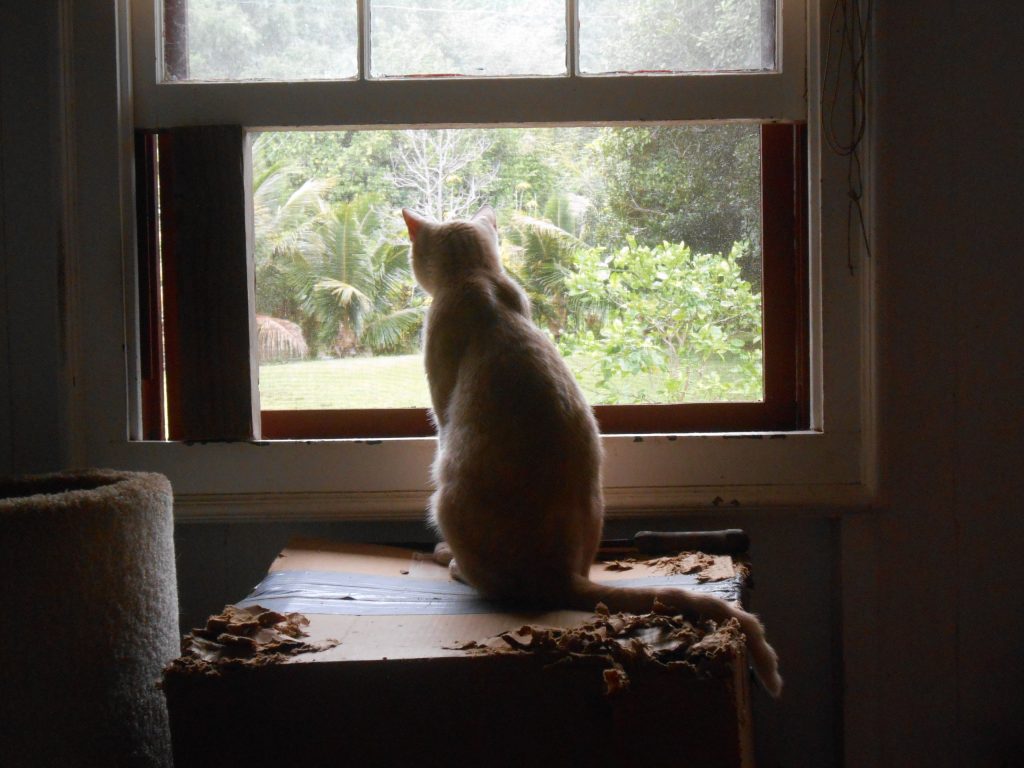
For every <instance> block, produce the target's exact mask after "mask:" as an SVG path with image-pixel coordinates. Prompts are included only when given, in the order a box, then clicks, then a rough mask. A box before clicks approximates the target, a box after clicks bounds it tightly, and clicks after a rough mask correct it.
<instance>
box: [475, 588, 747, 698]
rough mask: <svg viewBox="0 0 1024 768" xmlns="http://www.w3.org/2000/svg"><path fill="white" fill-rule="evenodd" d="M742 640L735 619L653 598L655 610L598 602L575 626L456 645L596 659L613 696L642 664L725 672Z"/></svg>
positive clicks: (552, 658) (702, 674)
mask: <svg viewBox="0 0 1024 768" xmlns="http://www.w3.org/2000/svg"><path fill="white" fill-rule="evenodd" d="M744 644H745V638H744V636H743V633H742V631H741V630H740V626H739V622H737V621H736V620H735V619H730V620H729V621H727V622H725V623H723V624H722V625H718V624H716V623H715V622H714V621H711V620H698V621H690V620H688V619H686V618H684V617H683V616H682V615H679V614H675V613H674V612H672V611H671V610H669V609H667V608H666V607H665V606H661V605H657V604H656V605H655V612H652V613H647V614H641V615H634V614H626V613H618V614H614V615H610V614H609V613H608V610H607V608H605V607H604V606H603V605H599V606H598V610H597V616H596V617H595V619H594V620H593V621H589V622H587V623H585V624H582V625H580V626H578V627H574V628H571V629H562V628H556V627H542V626H536V625H532V624H528V625H525V626H522V627H520V628H519V629H517V630H511V631H508V632H502V633H501V634H499V635H497V636H495V637H492V638H489V639H487V640H484V641H482V642H477V641H473V642H469V643H464V644H462V645H459V646H458V647H457V649H458V650H463V651H477V652H480V653H532V654H540V655H542V656H544V657H546V658H547V660H548V661H549V665H554V664H573V663H586V664H596V665H597V666H600V667H601V668H602V676H603V679H604V682H605V693H606V694H607V695H609V696H611V695H615V694H617V693H619V692H621V691H624V690H626V689H627V688H628V687H629V675H630V672H635V671H637V670H639V669H641V668H650V669H660V670H665V671H673V672H677V671H685V672H687V673H688V674H691V675H693V676H694V677H697V678H701V679H704V678H711V677H721V676H725V675H728V674H730V673H731V672H730V670H731V665H732V663H733V662H734V661H735V660H736V658H737V657H738V656H739V654H740V652H741V650H742V649H743V647H744Z"/></svg>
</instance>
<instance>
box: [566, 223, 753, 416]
mask: <svg viewBox="0 0 1024 768" xmlns="http://www.w3.org/2000/svg"><path fill="white" fill-rule="evenodd" d="M742 256H743V245H741V244H737V246H736V247H734V248H733V249H732V251H730V253H729V254H728V255H726V256H722V255H717V254H705V253H698V252H697V251H694V250H692V249H691V248H689V247H688V246H686V245H683V244H671V243H667V242H666V243H661V244H660V245H657V246H654V247H649V246H641V245H638V244H637V243H636V241H635V240H633V239H630V240H629V242H628V244H627V245H626V246H625V247H623V248H621V249H620V250H618V251H617V252H614V253H612V254H606V253H605V252H604V251H603V250H602V249H599V248H592V249H586V250H584V251H581V252H580V253H579V254H578V256H577V260H576V268H575V269H574V270H573V271H572V272H571V273H570V274H568V275H567V276H566V288H567V291H568V292H569V294H570V295H571V296H574V297H576V298H577V299H579V300H580V301H582V302H586V303H590V304H591V305H592V306H595V307H601V308H602V312H603V316H602V318H601V322H600V324H599V325H598V326H597V327H596V328H586V329H583V330H581V331H580V332H579V333H576V334H566V336H564V337H563V339H562V344H561V346H562V348H563V353H564V354H567V355H571V354H574V353H576V354H584V355H587V356H589V357H590V358H591V359H593V360H594V361H595V363H596V366H597V368H598V373H599V381H598V385H599V389H600V390H602V395H603V397H604V398H605V399H606V400H608V401H610V402H624V401H625V402H629V401H636V400H639V401H641V402H643V401H647V400H659V401H662V402H682V401H684V400H691V401H692V400H695V399H757V398H759V397H760V396H761V296H760V294H758V293H755V292H753V291H752V290H751V286H750V283H748V282H747V281H745V280H744V279H743V278H742V276H741V274H740V268H739V261H740V260H741V259H742ZM639 377H646V379H647V387H646V388H645V389H644V390H643V391H638V390H637V388H636V380H637V378H639Z"/></svg>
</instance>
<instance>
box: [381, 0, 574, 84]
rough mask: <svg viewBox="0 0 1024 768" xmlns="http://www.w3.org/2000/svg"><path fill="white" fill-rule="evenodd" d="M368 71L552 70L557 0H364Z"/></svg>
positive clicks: (560, 56)
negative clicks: (367, 6)
mask: <svg viewBox="0 0 1024 768" xmlns="http://www.w3.org/2000/svg"><path fill="white" fill-rule="evenodd" d="M370 29H371V31H370V41H371V44H370V74H371V75H372V76H373V77H398V76H402V75H476V76H484V77H496V76H503V75H559V74H563V73H564V72H565V62H566V54H565V2H564V0H525V1H522V0H517V1H515V2H514V1H513V0H430V2H422V0H370Z"/></svg>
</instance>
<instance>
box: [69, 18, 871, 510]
mask: <svg viewBox="0 0 1024 768" xmlns="http://www.w3.org/2000/svg"><path fill="white" fill-rule="evenodd" d="M128 6H129V4H126V3H109V4H106V3H100V4H92V5H89V7H88V8H86V7H85V6H84V5H83V6H79V5H75V6H74V11H73V16H74V18H73V21H74V30H75V34H74V36H73V40H72V49H73V50H72V52H71V53H72V55H71V56H70V61H71V62H72V63H73V66H74V78H73V82H71V83H70V84H71V85H73V94H74V99H73V100H72V101H71V102H69V103H73V104H74V105H76V110H75V119H74V120H73V121H72V122H71V129H70V130H71V131H72V135H71V141H72V142H73V146H74V147H76V148H77V151H76V152H75V166H74V172H73V180H72V187H71V188H72V191H73V193H74V194H73V199H74V213H75V222H74V226H75V231H76V232H77V233H78V235H77V237H76V238H75V243H76V244H77V246H76V247H75V248H72V250H71V251H70V252H69V258H70V259H71V260H72V264H74V263H77V264H78V266H77V269H75V274H76V279H75V281H74V285H75V287H76V290H75V291H74V292H73V296H72V299H73V301H72V304H71V311H72V315H73V317H74V321H73V330H74V342H75V343H74V344H73V349H72V352H73V355H74V357H75V359H76V361H77V362H76V365H75V395H76V403H75V415H74V422H75V425H76V428H75V430H74V432H73V441H74V444H73V447H72V448H73V459H74V462H75V463H77V464H80V465H83V466H85V465H88V466H118V467H123V468H126V469H140V470H152V471H159V472H163V473H165V474H166V475H167V476H168V477H169V478H170V479H171V482H172V483H173V485H174V489H175V514H176V516H177V517H178V518H179V519H182V520H190V519H191V520H233V521H235V520H279V521H285V520H289V521H309V520H317V519H330V520H343V519H344V520H368V519H373V520H379V519H384V518H387V519H408V520H412V519H419V518H420V517H421V515H422V510H423V507H424V504H425V502H426V499H427V497H428V495H429V492H430V489H429V465H430V462H431V459H432V456H433V451H434V442H433V440H432V439H431V438H403V439H382V440H271V441H263V442H261V441H258V440H257V441H253V440H249V439H238V440H234V441H220V440H213V441H209V440H188V439H185V440H172V441H164V440H150V439H146V437H147V436H146V435H145V434H144V432H143V431H142V429H141V425H142V423H143V422H144V419H143V417H142V407H143V405H144V398H143V397H142V396H141V395H140V393H141V392H142V391H143V389H144V387H143V381H142V377H143V374H144V373H145V370H144V369H143V368H142V367H141V365H140V357H139V355H138V354H136V353H134V352H133V350H138V349H139V348H140V347H141V346H144V345H142V344H141V343H140V341H141V339H140V338H139V333H140V331H144V330H145V328H144V326H143V325H142V324H140V318H141V317H142V315H143V314H144V313H143V312H142V311H141V310H142V309H143V308H142V307H140V306H139V297H140V292H139V291H138V290H137V284H138V281H139V280H140V279H143V280H144V278H145V274H144V273H143V272H141V271H140V269H139V262H138V258H137V255H138V254H139V253H144V248H143V249H139V248H138V247H137V245H136V244H137V242H138V238H137V236H136V235H137V233H138V232H139V231H141V228H140V227H138V226H137V225H136V219H135V216H134V213H135V206H134V201H135V199H136V195H135V189H134V186H137V185H135V184H134V182H135V176H134V174H133V167H135V166H136V163H135V162H133V157H132V154H131V146H132V129H133V128H136V129H139V130H142V131H146V132H151V131H157V130H160V131H161V142H162V141H163V139H164V137H165V136H170V135H172V134H177V133H179V132H182V131H183V129H186V128H187V129H190V130H191V129H195V130H197V131H198V132H200V133H202V132H204V131H205V132H208V133H209V132H210V129H209V128H206V129H200V128H196V127H202V126H207V127H210V126H234V127H235V128H234V129H232V130H233V131H234V130H235V129H237V136H238V139H237V143H238V144H239V145H241V144H243V143H244V136H245V134H244V132H243V131H242V126H244V127H246V128H247V129H248V130H250V131H253V132H260V131H265V130H271V129H273V130H292V129H296V128H298V127H311V126H312V127H340V128H350V129H373V128H377V127H389V128H390V127H410V126H414V125H415V126H425V127H445V126H451V125H464V126H465V125H471V126H481V125H500V126H511V125H518V124H523V123H528V124H530V125H534V126H552V125H608V124H613V125H615V124H623V123H658V122H660V123H689V122H700V121H714V122H722V121H725V122H733V121H740V122H743V121H747V122H749V121H751V120H752V119H753V120H754V121H755V122H758V123H767V124H769V125H775V124H782V125H785V124H786V123H790V124H792V123H800V122H803V121H806V126H807V130H806V140H807V145H808V151H807V153H806V155H804V157H806V159H807V162H808V171H807V174H806V179H807V180H808V182H809V183H808V185H807V198H808V205H807V207H806V214H807V220H808V226H807V227H806V230H805V231H806V232H807V233H808V243H807V252H808V259H807V265H808V270H807V275H806V280H807V290H806V294H805V295H806V297H807V299H808V303H809V310H808V318H809V322H808V330H809V334H808V336H809V338H808V343H807V346H808V349H809V355H808V358H809V376H808V378H809V396H810V414H809V419H808V428H807V429H802V430H801V429H798V430H795V431H786V432H785V433H782V434H780V433H777V432H774V431H772V430H768V431H767V432H765V431H764V430H756V431H754V432H752V433H750V432H745V433H724V434H707V433H704V434H692V433H690V430H685V431H680V432H679V433H676V434H669V435H663V436H657V435H650V436H642V437H637V436H634V435H629V434H623V435H608V436H606V437H605V438H604V439H603V443H604V449H605V465H604V482H605V500H606V504H607V507H608V510H609V515H610V516H612V517H615V516H619V515H633V514H638V513H642V514H647V513H650V512H651V511H654V510H661V511H663V512H665V513H669V512H676V511H681V510H686V509H700V510H704V511H705V512H708V511H710V510H712V509H713V508H714V507H715V506H716V505H719V504H720V505H723V506H725V507H729V508H731V507H734V506H736V505H738V506H740V507H742V508H746V509H750V508H762V507H777V508H782V509H794V508H801V507H803V508H820V507H821V506H823V505H826V506H828V507H830V508H835V507H837V506H844V505H851V504H862V503H864V500H865V499H867V498H869V494H870V493H871V472H872V466H873V460H872V457H871V446H872V437H871V436H872V414H873V405H872V403H873V398H872V389H871V350H872V346H873V342H872V334H871V318H872V310H871V302H870V297H871V295H872V292H871V285H872V280H873V277H872V265H871V262H870V261H855V267H856V269H855V270H853V272H851V270H850V268H849V265H848V260H847V249H846V242H847V238H846V233H847V220H846V217H845V211H846V209H847V203H848V197H847V187H846V174H847V167H846V164H845V161H844V160H843V159H839V158H836V157H834V156H832V155H830V154H829V153H828V152H827V151H826V150H825V149H823V143H822V141H821V136H820V132H819V130H818V121H819V119H820V107H819V103H818V97H817V93H818V92H819V90H820V88H821V71H822V68H823V65H824V60H825V53H824V46H823V45H822V40H823V38H824V30H825V29H826V25H827V20H828V13H827V10H828V8H829V7H830V6H826V4H825V3H824V2H822V1H820V0H809V1H808V2H793V1H792V0H786V2H785V3H784V4H781V5H780V6H779V15H778V21H779V26H778V29H777V35H776V37H777V40H778V47H777V50H776V54H775V55H776V62H777V63H778V64H781V68H782V71H781V72H779V71H768V72H760V73H756V74H747V73H736V72H720V73H715V74H709V75H697V76H689V75H687V76H685V77H676V76H671V75H662V74H655V75H651V76H646V77H639V76H632V75H616V76H608V77H605V76H600V77H596V76H595V77H591V76H588V75H582V76H578V77H576V78H575V79H572V78H570V77H565V76H544V77H531V78H516V77H511V78H499V79H498V80H500V82H501V85H502V89H501V94H500V98H499V97H498V96H496V94H495V91H494V85H495V82H496V79H495V78H468V77H463V78H416V79H413V80H411V81H410V80H404V79H392V78H387V79H380V80H349V81H317V80H312V81H302V82H290V83H280V82H272V81H264V82H235V83H196V82H189V81H180V82H167V83H165V82H162V81H160V80H159V77H158V75H159V73H160V72H161V68H162V64H161V65H159V66H158V61H160V59H159V58H158V56H157V55H156V48H155V43H154V41H155V40H156V39H157V37H156V35H155V30H156V29H157V27H158V23H159V24H162V23H163V21H162V19H161V18H158V17H159V15H160V14H157V13H156V11H157V10H158V9H157V8H156V7H155V5H154V4H153V3H152V2H150V0H132V2H131V3H130V10H131V14H130V17H131V18H130V20H129V14H128V12H127V10H128ZM129 21H130V23H129ZM360 23H361V24H365V23H366V19H365V17H363V18H362V19H361V21H360ZM570 29H571V28H570ZM129 31H131V35H130V38H129V34H128V32H129ZM805 57H806V70H805V67H804V66H803V65H804V61H805ZM362 60H363V59H362V58H360V61H362ZM794 63H795V65H796V66H795V67H794V66H792V65H793V64H794ZM805 71H806V82H805V79H804V74H805ZM838 106H839V112H840V113H841V112H842V109H843V105H842V104H841V103H840V104H839V105H838ZM752 115H753V116H755V117H754V118H752V117H751V116H752ZM835 119H837V120H843V119H844V118H843V116H842V114H837V115H836V116H835ZM213 133H216V131H213ZM187 143H188V142H187V141H186V142H185V144H187ZM143 145H145V142H143ZM228 146H229V149H231V150H232V151H235V147H236V144H235V139H232V140H231V143H229V145H228ZM177 149H178V152H177V153H176V154H178V155H179V156H180V154H181V151H182V150H187V149H188V147H187V146H184V145H182V144H179V145H178V147H177ZM220 153H221V154H223V153H224V150H221V151H220ZM240 154H241V153H240V152H239V155H240ZM213 155H214V157H216V156H218V155H217V152H214V153H213ZM790 159H792V158H790ZM161 160H162V161H172V160H173V157H171V156H170V155H168V156H164V155H161ZM242 160H243V158H241V157H240V158H239V162H238V164H239V166H241V164H242ZM139 165H141V163H140V164H139ZM188 165H189V164H188V163H184V164H183V167H184V168H187V167H188ZM242 171H243V169H242V168H241V167H240V168H239V171H238V177H239V178H242V176H243V174H242ZM241 183H242V182H239V184H241ZM227 188H233V185H227ZM194 191H195V190H193V192H194ZM240 199H244V198H242V197H241V196H240ZM243 213H244V211H243ZM221 229H223V228H221ZM244 231H245V230H243V233H244ZM155 238H156V235H155V233H153V238H152V239H154V240H155ZM143 242H144V243H145V242H146V238H143ZM236 266H237V265H236ZM242 266H243V267H245V266H246V264H245V263H243V264H242ZM233 268H234V267H233ZM242 282H243V283H245V281H244V280H243V281H242ZM242 303H243V304H244V305H245V307H246V311H245V315H246V319H247V320H248V307H249V306H250V304H249V299H248V297H245V300H244V301H243V302H242ZM122 308H123V310H124V311H123V312H122V311H121V309H122ZM213 319H217V318H213ZM210 322H212V319H208V321H207V324H208V325H209V323H210ZM253 336H254V337H255V329H253ZM75 350H77V352H76V351H75ZM126 350H127V352H128V354H126ZM211 354H212V355H213V359H214V360H215V361H216V362H217V363H220V362H222V361H221V359H220V358H219V357H217V352H216V351H214V352H212V353H211ZM251 359H253V358H251V357H250V356H249V355H246V356H245V360H246V364H247V365H248V364H249V361H250V360H251ZM157 360H159V356H157ZM218 367H219V366H214V367H213V368H211V369H210V370H217V368H218ZM251 396H252V395H251V394H246V393H239V395H238V397H239V398H241V397H251ZM248 417H249V419H250V422H251V420H252V414H251V411H250V412H249V414H248ZM250 428H251V426H250ZM697 431H698V432H699V431H700V430H699V429H698V430H697ZM771 438H778V439H771ZM681 524H685V522H683V523H681Z"/></svg>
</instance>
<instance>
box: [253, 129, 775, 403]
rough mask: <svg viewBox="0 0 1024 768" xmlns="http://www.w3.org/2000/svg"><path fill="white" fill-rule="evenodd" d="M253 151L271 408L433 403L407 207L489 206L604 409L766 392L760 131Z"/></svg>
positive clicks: (393, 133)
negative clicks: (406, 222)
mask: <svg viewBox="0 0 1024 768" xmlns="http://www.w3.org/2000/svg"><path fill="white" fill-rule="evenodd" d="M253 155H254V156H253V168H254V174H255V178H254V180H253V189H254V201H253V209H254V222H255V243H256V251H255V273H256V312H257V326H258V329H259V354H260V400H261V403H262V407H263V408H264V409H266V410H287V409H323V408H328V409H345V408H400V407H412V406H420V407H426V406H428V405H429V403H430V398H429V394H428V390H427V384H426V378H425V375H424V372H423V360H422V350H421V349H420V336H421V332H422V325H423V317H424V312H425V309H426V307H427V305H428V303H429V298H428V297H427V296H426V295H425V294H424V293H423V292H422V291H421V290H420V289H419V288H417V287H416V285H415V283H414V281H413V277H412V274H411V271H410V268H409V255H408V253H409V240H408V236H407V234H406V231H405V226H404V223H403V220H402V216H401V213H400V209H401V207H402V206H409V207H412V208H414V209H416V210H419V211H421V212H423V213H426V214H429V215H431V216H433V217H434V218H437V219H447V218H450V217H459V216H466V215H470V214H472V213H474V212H475V211H476V210H477V209H478V208H479V206H480V205H481V204H483V203H485V202H486V203H490V204H491V205H492V206H494V208H495V209H496V211H497V216H498V223H499V229H500V241H501V249H502V257H503V260H504V264H505V268H506V270H507V271H508V272H509V273H510V274H511V275H512V276H513V278H514V279H516V280H517V281H519V283H520V284H521V285H522V286H523V287H524V288H525V289H526V291H527V292H528V293H529V295H530V298H531V300H532V303H533V313H534V321H535V322H536V324H537V325H538V326H539V327H540V328H541V329H542V330H543V331H544V332H545V333H547V334H548V335H549V336H550V338H551V339H552V340H553V341H554V342H555V343H556V344H557V346H558V347H559V349H560V350H561V352H562V354H563V355H564V356H565V358H566V360H567V361H568V363H569V366H570V368H572V370H573V371H574V373H575V374H576V377H577V379H578V380H579V381H580V383H581V385H582V386H583V389H584V391H585V392H586V393H587V396H588V397H589V399H590V401H591V402H592V403H594V404H603V403H678V402H708V401H757V400H760V399H762V398H763V384H762V369H761V243H760V240H761V213H760V211H761V206H760V133H759V126H757V125H739V124H729V125H688V126H657V125H654V126H643V127H639V126H638V127H614V128H611V127H607V128H492V129H446V130H416V131H409V130H367V131H347V132H288V133H263V134H260V135H259V136H258V138H257V139H256V141H255V142H254V148H253ZM437 179H443V184H441V185H437V184H435V183H434V182H435V181H436V180H437Z"/></svg>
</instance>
